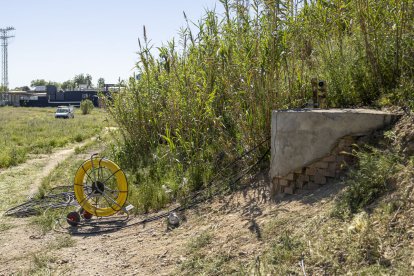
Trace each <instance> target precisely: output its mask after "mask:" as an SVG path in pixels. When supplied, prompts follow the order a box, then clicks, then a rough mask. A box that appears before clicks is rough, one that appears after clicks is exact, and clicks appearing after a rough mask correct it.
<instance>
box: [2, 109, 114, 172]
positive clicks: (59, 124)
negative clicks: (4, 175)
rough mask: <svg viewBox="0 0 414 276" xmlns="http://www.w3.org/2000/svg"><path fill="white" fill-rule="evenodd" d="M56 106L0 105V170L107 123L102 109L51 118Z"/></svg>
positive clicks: (96, 130) (85, 135)
mask: <svg viewBox="0 0 414 276" xmlns="http://www.w3.org/2000/svg"><path fill="white" fill-rule="evenodd" d="M55 111H56V108H14V107H2V108H0V148H1V151H0V169H1V168H7V167H10V166H15V165H17V164H20V163H23V162H25V161H26V160H27V159H28V158H29V155H31V154H48V153H51V152H52V150H53V149H55V148H59V147H63V146H65V145H67V144H69V143H79V142H82V141H84V140H85V139H87V138H90V137H92V136H95V135H97V134H99V133H100V132H101V131H102V129H103V128H104V127H106V126H108V120H107V119H106V116H105V113H104V111H103V110H95V111H93V112H92V113H91V114H90V115H88V116H81V112H80V110H78V109H75V118H74V119H67V120H64V119H55V118H54V113H55Z"/></svg>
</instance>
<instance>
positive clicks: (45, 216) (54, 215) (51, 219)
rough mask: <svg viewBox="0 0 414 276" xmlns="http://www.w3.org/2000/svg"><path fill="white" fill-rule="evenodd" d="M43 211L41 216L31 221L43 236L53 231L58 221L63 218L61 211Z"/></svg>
mask: <svg viewBox="0 0 414 276" xmlns="http://www.w3.org/2000/svg"><path fill="white" fill-rule="evenodd" d="M40 211H43V212H42V214H41V215H39V216H35V217H33V218H32V219H31V223H32V224H33V225H35V226H36V227H37V228H38V229H39V230H40V231H41V232H42V234H46V233H47V232H49V231H50V230H52V229H53V227H54V226H55V224H56V222H57V220H58V219H59V218H60V217H61V216H62V212H61V211H59V210H40Z"/></svg>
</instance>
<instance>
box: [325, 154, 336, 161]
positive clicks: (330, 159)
mask: <svg viewBox="0 0 414 276" xmlns="http://www.w3.org/2000/svg"><path fill="white" fill-rule="evenodd" d="M335 161H336V158H335V155H328V156H326V157H324V158H323V159H322V162H335Z"/></svg>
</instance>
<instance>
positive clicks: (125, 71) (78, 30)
mask: <svg viewBox="0 0 414 276" xmlns="http://www.w3.org/2000/svg"><path fill="white" fill-rule="evenodd" d="M214 7H216V10H217V11H219V12H221V11H222V10H223V9H222V6H221V4H220V3H219V1H218V0H147V1H143V0H70V1H69V0H0V28H4V27H6V26H13V27H15V28H16V30H15V31H14V32H13V34H14V35H15V38H12V39H11V40H10V41H9V47H8V51H9V87H10V88H14V87H16V86H23V85H30V82H31V81H32V80H33V79H45V80H51V81H58V82H63V81H65V80H68V79H71V78H73V76H74V75H75V74H79V73H89V74H91V75H92V77H93V83H94V84H96V81H97V79H98V78H99V77H103V78H105V81H106V82H107V83H114V82H117V80H118V78H119V77H121V79H126V78H128V77H129V76H131V75H132V74H133V72H134V64H135V63H136V61H137V54H136V52H137V49H138V42H137V41H138V37H141V38H142V26H143V25H145V26H146V29H147V34H148V37H149V38H150V39H151V40H152V44H153V45H154V46H155V47H158V46H161V44H162V42H166V41H168V40H170V39H171V38H173V37H177V33H178V30H179V28H180V27H181V26H184V25H185V21H184V17H183V11H185V13H186V14H187V16H188V18H189V19H190V20H192V21H197V20H198V19H200V18H201V17H202V15H204V11H205V9H206V8H209V9H211V8H214Z"/></svg>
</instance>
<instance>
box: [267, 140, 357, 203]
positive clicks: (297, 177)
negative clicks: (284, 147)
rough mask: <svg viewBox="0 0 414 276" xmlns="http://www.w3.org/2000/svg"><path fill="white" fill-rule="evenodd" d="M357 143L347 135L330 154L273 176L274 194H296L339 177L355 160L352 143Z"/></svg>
mask: <svg viewBox="0 0 414 276" xmlns="http://www.w3.org/2000/svg"><path fill="white" fill-rule="evenodd" d="M355 143H356V138H355V137H352V136H345V137H343V138H341V139H340V140H339V141H338V144H337V146H336V147H335V148H334V149H333V150H332V151H331V153H330V154H329V155H327V156H325V157H323V158H321V159H320V160H317V161H315V162H314V163H312V164H309V165H308V166H306V167H303V168H300V169H298V170H296V171H294V172H291V173H289V174H288V175H286V176H284V177H275V178H273V180H272V194H273V195H277V194H281V193H286V194H294V193H300V192H302V191H303V190H311V189H316V188H318V187H320V186H321V185H324V184H326V183H328V182H329V180H330V179H333V178H336V177H338V176H339V175H340V174H341V173H342V172H343V171H344V169H345V168H346V167H347V165H350V164H352V163H353V162H354V161H355V158H354V157H353V156H352V155H351V152H352V145H353V144H355Z"/></svg>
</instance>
